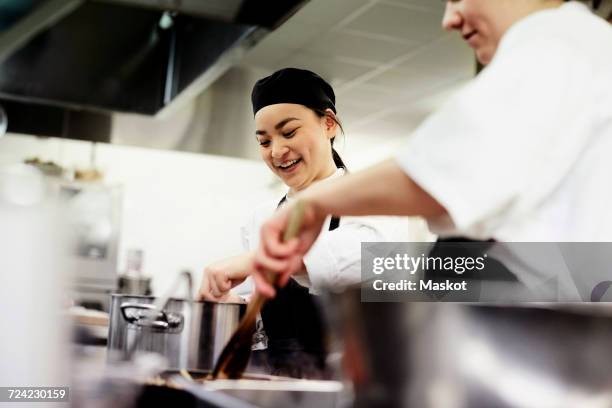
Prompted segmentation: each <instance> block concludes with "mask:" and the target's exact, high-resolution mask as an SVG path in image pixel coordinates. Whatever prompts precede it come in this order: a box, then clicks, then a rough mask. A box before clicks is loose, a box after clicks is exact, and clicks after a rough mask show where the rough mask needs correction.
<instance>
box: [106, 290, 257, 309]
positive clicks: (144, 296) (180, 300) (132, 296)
mask: <svg viewBox="0 0 612 408" xmlns="http://www.w3.org/2000/svg"><path fill="white" fill-rule="evenodd" d="M121 297H125V298H134V299H148V300H153V299H156V298H157V296H147V295H130V294H127V293H111V298H113V299H114V298H121ZM169 300H172V301H179V302H189V300H188V299H185V298H178V297H171V298H169ZM193 303H199V304H213V305H237V306H241V305H246V303H243V302H212V301H210V300H194V301H193Z"/></svg>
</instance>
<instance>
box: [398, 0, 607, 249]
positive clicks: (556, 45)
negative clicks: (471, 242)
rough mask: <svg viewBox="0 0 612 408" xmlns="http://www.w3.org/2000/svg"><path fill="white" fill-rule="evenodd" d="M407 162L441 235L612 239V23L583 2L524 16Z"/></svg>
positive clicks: (402, 160) (434, 120)
mask: <svg viewBox="0 0 612 408" xmlns="http://www.w3.org/2000/svg"><path fill="white" fill-rule="evenodd" d="M396 160H397V162H398V163H399V165H400V166H401V167H402V168H403V170H404V171H405V172H406V173H407V174H408V175H409V176H410V177H411V178H412V179H413V180H414V181H415V182H417V183H418V184H419V185H420V186H421V187H422V188H423V189H424V190H426V191H427V192H428V193H429V194H431V195H432V196H433V197H434V198H435V199H436V200H438V202H440V203H441V204H442V205H443V206H444V207H445V208H446V209H447V211H448V214H449V217H444V218H442V219H435V220H434V219H432V220H429V225H430V228H431V229H432V231H433V232H436V233H438V234H440V235H442V236H450V235H463V236H467V237H471V238H474V239H485V238H495V239H497V240H499V241H524V242H530V241H550V242H557V241H612V182H610V178H611V177H612V26H610V24H608V23H606V22H605V21H604V20H602V19H600V18H598V17H596V16H595V15H593V14H592V13H591V12H590V10H589V9H588V8H587V7H586V6H584V5H582V4H580V3H576V2H570V3H567V4H564V5H562V6H561V7H559V8H556V9H550V10H545V11H540V12H537V13H534V14H532V15H530V16H528V17H526V18H524V19H522V20H520V21H519V22H517V23H515V24H514V25H513V26H512V27H511V28H510V29H509V30H508V32H507V33H506V34H505V35H504V37H503V39H502V41H501V43H500V44H499V48H498V50H497V53H496V55H495V57H494V59H493V61H492V62H491V64H490V65H489V66H488V67H487V68H486V69H485V70H484V71H483V72H482V73H481V74H480V75H479V76H478V77H477V78H475V79H474V80H473V81H471V83H469V84H468V85H467V86H466V87H465V88H464V89H462V90H461V91H459V92H458V94H457V95H456V96H455V97H453V98H452V99H451V100H450V101H449V102H448V103H447V104H446V105H445V106H444V107H443V108H442V109H441V110H440V111H438V112H437V113H436V114H434V115H432V116H431V117H430V118H428V119H427V120H426V121H425V122H424V123H423V124H422V126H420V127H419V128H418V129H417V130H416V132H415V133H414V134H413V136H412V137H411V138H410V139H409V140H408V141H407V143H406V144H405V146H404V147H403V148H402V149H401V151H400V152H399V153H398V154H397V155H396Z"/></svg>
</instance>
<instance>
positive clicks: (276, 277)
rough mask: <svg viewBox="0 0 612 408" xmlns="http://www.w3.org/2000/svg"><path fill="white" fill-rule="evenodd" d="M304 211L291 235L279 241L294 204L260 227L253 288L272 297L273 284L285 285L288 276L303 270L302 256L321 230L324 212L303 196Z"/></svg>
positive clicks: (254, 260)
mask: <svg viewBox="0 0 612 408" xmlns="http://www.w3.org/2000/svg"><path fill="white" fill-rule="evenodd" d="M303 201H304V214H303V217H302V222H301V226H300V229H299V230H298V233H297V235H296V237H295V238H293V239H290V240H289V241H287V242H283V236H284V234H285V231H286V229H287V226H288V223H289V218H290V215H291V212H292V211H293V210H294V208H295V204H292V205H290V206H287V207H285V208H283V209H281V210H279V211H277V212H276V213H275V214H274V215H273V216H272V217H271V218H270V219H269V220H268V221H266V223H265V224H263V226H262V227H261V239H260V242H259V248H258V250H257V251H256V252H255V256H254V259H253V265H254V268H255V270H254V271H253V274H252V276H253V280H254V281H255V285H256V288H257V290H258V291H259V292H260V293H261V294H262V295H264V296H266V297H274V296H275V294H276V291H275V290H274V285H275V283H276V284H277V285H278V286H279V287H283V286H285V285H286V284H287V281H288V280H289V278H290V277H291V275H293V274H296V273H299V272H302V271H304V255H306V253H307V252H308V250H309V249H310V248H311V247H312V245H313V244H314V242H315V241H316V239H317V237H318V236H319V234H320V233H321V228H322V227H323V223H324V222H325V218H326V214H324V213H322V212H321V211H318V210H317V208H316V206H315V205H314V204H313V203H312V202H310V201H308V200H306V199H304V200H303Z"/></svg>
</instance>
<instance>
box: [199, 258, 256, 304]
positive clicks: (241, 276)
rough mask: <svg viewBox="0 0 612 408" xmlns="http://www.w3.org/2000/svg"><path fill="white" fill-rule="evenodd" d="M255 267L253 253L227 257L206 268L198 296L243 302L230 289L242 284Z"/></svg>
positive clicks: (212, 299) (206, 298)
mask: <svg viewBox="0 0 612 408" xmlns="http://www.w3.org/2000/svg"><path fill="white" fill-rule="evenodd" d="M252 269H253V253H251V252H249V253H246V254H243V255H238V256H234V257H231V258H226V259H223V260H221V261H218V262H215V263H212V264H210V265H208V266H207V267H206V268H205V269H204V274H203V276H202V284H201V285H200V291H199V294H198V298H199V299H200V300H210V301H215V302H242V299H241V298H240V296H238V295H236V294H234V293H231V292H230V289H232V288H233V287H235V286H237V285H239V284H241V283H242V282H244V280H245V279H246V278H247V277H248V276H249V275H250V273H251V270H252Z"/></svg>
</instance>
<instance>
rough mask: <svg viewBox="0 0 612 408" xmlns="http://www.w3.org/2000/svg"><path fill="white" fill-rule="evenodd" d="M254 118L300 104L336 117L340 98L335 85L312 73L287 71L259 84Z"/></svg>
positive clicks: (254, 98) (253, 98)
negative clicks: (273, 107) (270, 108)
mask: <svg viewBox="0 0 612 408" xmlns="http://www.w3.org/2000/svg"><path fill="white" fill-rule="evenodd" d="M251 102H252V103H253V115H255V114H256V113H257V111H259V110H260V109H261V108H265V107H266V106H268V105H275V104H277V103H296V104H299V105H304V106H306V107H308V108H311V109H316V110H323V111H324V110H325V109H327V108H329V109H331V110H332V111H333V112H334V113H336V105H335V104H336V95H335V94H334V90H333V89H332V87H331V85H330V84H328V83H327V82H326V81H325V80H324V79H323V78H321V77H320V76H318V75H317V74H315V73H314V72H312V71H308V70H305V69H298V68H283V69H281V70H279V71H276V72H275V73H273V74H272V75H270V76H267V77H265V78H262V79H260V80H259V81H257V83H255V86H254V87H253V92H252V93H251Z"/></svg>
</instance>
